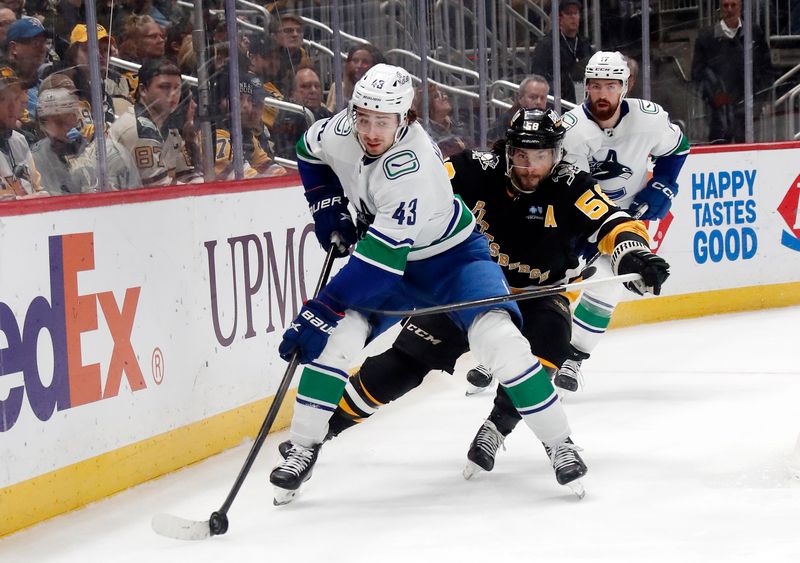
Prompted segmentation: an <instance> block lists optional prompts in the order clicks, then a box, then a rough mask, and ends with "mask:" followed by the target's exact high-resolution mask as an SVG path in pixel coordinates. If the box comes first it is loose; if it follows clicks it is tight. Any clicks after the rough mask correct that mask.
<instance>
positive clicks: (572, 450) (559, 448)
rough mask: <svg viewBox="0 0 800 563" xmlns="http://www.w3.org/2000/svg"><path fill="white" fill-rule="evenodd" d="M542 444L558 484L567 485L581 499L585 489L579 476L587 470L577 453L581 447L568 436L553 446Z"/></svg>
mask: <svg viewBox="0 0 800 563" xmlns="http://www.w3.org/2000/svg"><path fill="white" fill-rule="evenodd" d="M543 445H544V449H545V451H546V452H547V455H548V456H549V457H550V462H551V463H552V464H553V470H554V471H555V472H556V481H558V484H559V485H566V486H568V487H569V488H570V489H572V492H573V493H575V495H576V496H577V497H578V498H579V499H582V498H583V497H584V496H585V495H586V489H584V487H583V483H581V481H580V478H581V477H583V476H584V475H586V473H587V472H588V471H589V470H588V468H587V467H586V464H585V463H583V460H582V459H581V456H580V455H578V452H579V451H582V449H581V448H579V447H578V446H576V445H575V444H573V443H572V440H571V439H570V438H567V439H566V440H564V441H563V442H560V443H559V444H557V445H555V446H553V447H550V446H548V445H547V444H543Z"/></svg>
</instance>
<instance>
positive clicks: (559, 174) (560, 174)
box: [552, 162, 578, 186]
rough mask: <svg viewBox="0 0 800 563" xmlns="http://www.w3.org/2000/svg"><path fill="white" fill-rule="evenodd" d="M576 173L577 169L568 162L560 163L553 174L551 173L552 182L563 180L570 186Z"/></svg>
mask: <svg viewBox="0 0 800 563" xmlns="http://www.w3.org/2000/svg"><path fill="white" fill-rule="evenodd" d="M577 173H578V168H577V167H576V166H573V165H572V164H569V163H568V162H561V163H559V164H558V166H557V167H556V170H555V172H553V175H552V178H553V182H559V181H560V180H561V179H562V178H563V179H564V181H565V182H566V184H567V185H568V186H571V185H572V182H574V181H575V174H577Z"/></svg>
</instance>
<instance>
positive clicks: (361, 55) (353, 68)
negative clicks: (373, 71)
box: [344, 50, 372, 83]
mask: <svg viewBox="0 0 800 563" xmlns="http://www.w3.org/2000/svg"><path fill="white" fill-rule="evenodd" d="M371 67H372V55H370V53H369V51H364V50H358V51H356V52H355V53H353V56H352V57H351V58H350V60H349V61H347V62H346V63H345V66H344V70H345V74H346V75H347V76H348V77H349V78H350V81H351V82H353V83H355V82H357V81H358V80H360V79H361V77H362V76H364V73H365V72H367V71H368V70H369V69H370V68H371Z"/></svg>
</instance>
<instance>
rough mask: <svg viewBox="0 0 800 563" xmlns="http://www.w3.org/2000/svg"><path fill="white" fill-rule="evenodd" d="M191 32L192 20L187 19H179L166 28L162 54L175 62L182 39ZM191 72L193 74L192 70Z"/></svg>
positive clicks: (176, 61)
mask: <svg viewBox="0 0 800 563" xmlns="http://www.w3.org/2000/svg"><path fill="white" fill-rule="evenodd" d="M191 33H192V22H191V20H189V19H184V20H181V21H180V22H178V23H176V24H175V25H172V26H170V27H169V28H168V29H167V36H166V43H165V45H164V56H165V57H166V58H168V59H169V60H171V61H172V62H174V63H176V64H177V63H178V57H179V54H180V52H181V47H182V46H183V43H184V40H185V39H186V38H187V37H189V36H191ZM179 66H180V65H179ZM195 72H196V71H195ZM191 74H194V72H192V73H191Z"/></svg>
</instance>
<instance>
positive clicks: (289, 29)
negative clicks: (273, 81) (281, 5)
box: [271, 12, 311, 92]
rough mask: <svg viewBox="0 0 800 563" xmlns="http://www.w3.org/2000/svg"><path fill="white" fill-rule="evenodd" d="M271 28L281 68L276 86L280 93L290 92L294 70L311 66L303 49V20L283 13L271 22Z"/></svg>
mask: <svg viewBox="0 0 800 563" xmlns="http://www.w3.org/2000/svg"><path fill="white" fill-rule="evenodd" d="M271 28H272V33H273V36H274V38H275V41H276V42H277V44H278V47H280V49H279V51H278V52H279V53H280V57H281V66H280V71H279V74H278V76H279V78H278V81H277V84H278V87H279V88H280V89H281V91H282V92H291V91H292V80H293V79H294V72H295V70H297V69H298V68H299V67H301V66H310V65H311V60H310V59H309V58H308V53H306V50H305V49H304V48H303V20H302V18H300V16H298V15H297V14H291V13H286V12H284V13H281V14H280V18H275V19H274V20H272V24H271Z"/></svg>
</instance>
